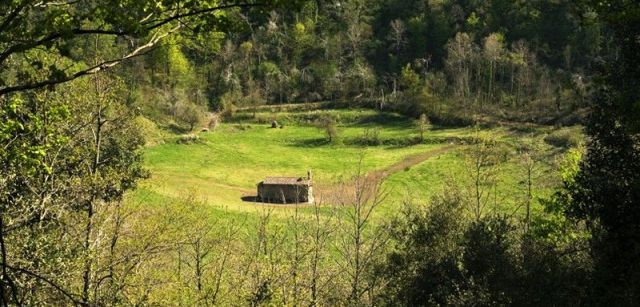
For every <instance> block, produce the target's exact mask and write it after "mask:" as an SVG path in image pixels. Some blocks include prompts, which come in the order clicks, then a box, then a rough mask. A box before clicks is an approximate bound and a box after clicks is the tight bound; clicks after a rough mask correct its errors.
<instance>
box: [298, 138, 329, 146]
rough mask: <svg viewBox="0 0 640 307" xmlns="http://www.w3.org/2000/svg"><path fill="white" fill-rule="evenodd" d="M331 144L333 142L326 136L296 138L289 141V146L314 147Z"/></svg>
mask: <svg viewBox="0 0 640 307" xmlns="http://www.w3.org/2000/svg"><path fill="white" fill-rule="evenodd" d="M329 144H331V142H329V140H327V139H326V138H316V139H304V140H296V141H293V142H291V143H289V146H293V147H307V148H312V147H320V146H325V145H329Z"/></svg>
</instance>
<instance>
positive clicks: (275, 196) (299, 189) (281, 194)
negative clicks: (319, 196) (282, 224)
mask: <svg viewBox="0 0 640 307" xmlns="http://www.w3.org/2000/svg"><path fill="white" fill-rule="evenodd" d="M258 200H259V201H261V202H265V203H279V204H296V203H312V202H313V184H312V179H311V172H308V173H307V178H304V177H267V178H265V179H264V181H262V182H260V183H258Z"/></svg>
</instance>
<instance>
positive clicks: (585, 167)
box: [570, 0, 640, 306]
mask: <svg viewBox="0 0 640 307" xmlns="http://www.w3.org/2000/svg"><path fill="white" fill-rule="evenodd" d="M586 3H587V4H588V5H587V6H586V7H587V9H588V10H595V11H596V12H597V13H598V15H599V18H600V19H601V20H602V21H603V22H604V23H605V24H606V26H607V27H608V29H609V30H610V31H611V33H612V35H613V43H614V52H613V53H612V54H610V55H608V56H607V57H606V58H605V61H606V62H605V63H606V64H605V65H604V66H603V67H602V68H601V73H600V79H599V82H598V89H597V92H596V94H595V97H594V99H593V106H592V108H593V112H592V114H591V116H590V118H589V121H588V124H587V133H588V134H589V135H590V137H591V138H590V139H591V141H590V142H589V143H588V145H587V153H586V156H585V158H584V160H583V161H582V163H581V165H580V172H579V173H578V175H577V176H576V180H575V189H574V190H573V191H572V192H571V196H572V200H573V201H572V204H571V208H570V213H571V214H572V215H573V216H574V217H577V218H580V219H584V220H586V221H587V223H588V225H589V227H590V229H591V233H592V236H593V238H592V254H593V257H594V260H595V265H596V275H595V278H594V281H595V291H594V298H595V299H596V302H597V304H603V305H604V304H614V305H621V306H622V305H625V306H632V305H638V304H640V231H639V229H640V121H639V119H640V92H638V88H639V87H640V66H639V65H638V63H640V53H639V52H638V50H640V39H638V38H639V37H640V3H639V2H637V1H629V0H609V1H586Z"/></svg>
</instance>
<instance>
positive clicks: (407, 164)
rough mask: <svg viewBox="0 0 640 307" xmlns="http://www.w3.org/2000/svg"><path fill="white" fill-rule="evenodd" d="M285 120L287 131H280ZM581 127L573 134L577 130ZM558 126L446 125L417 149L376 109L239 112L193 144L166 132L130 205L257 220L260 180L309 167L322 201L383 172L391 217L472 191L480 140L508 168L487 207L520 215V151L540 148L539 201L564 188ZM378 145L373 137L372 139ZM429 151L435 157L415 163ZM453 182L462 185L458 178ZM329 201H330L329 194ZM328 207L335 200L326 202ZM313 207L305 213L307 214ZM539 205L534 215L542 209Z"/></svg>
mask: <svg viewBox="0 0 640 307" xmlns="http://www.w3.org/2000/svg"><path fill="white" fill-rule="evenodd" d="M321 115H330V116H332V117H333V118H335V119H336V121H337V122H338V135H339V138H338V140H337V141H334V142H331V143H329V142H328V141H326V138H325V135H324V132H323V131H322V130H321V129H319V128H317V127H314V125H313V122H314V119H315V118H317V117H318V116H321ZM274 119H275V120H277V121H278V122H279V123H280V124H281V125H283V127H282V128H275V129H272V128H271V127H270V123H271V121H272V120H274ZM576 129H577V128H575V129H574V130H576ZM553 133H554V128H553V127H544V126H536V127H527V128H518V129H515V128H513V127H512V126H506V125H505V126H499V125H498V126H493V127H485V128H474V127H468V128H444V127H433V126H430V127H429V129H428V131H426V132H425V135H424V141H423V142H421V143H419V144H416V143H417V142H415V140H417V139H418V135H419V132H418V131H417V129H416V127H415V124H414V120H413V119H409V118H406V117H403V116H400V115H397V114H394V113H379V112H377V111H374V110H315V111H297V112H296V111H290V112H269V111H268V110H267V111H260V112H257V113H248V112H247V113H238V114H235V115H234V116H233V118H232V119H231V120H228V121H225V122H223V123H222V124H220V125H218V126H217V127H216V129H214V130H212V131H210V132H201V133H198V136H199V139H198V140H197V141H196V142H194V143H191V144H179V142H178V140H179V139H180V136H179V135H177V134H172V133H168V132H166V133H158V132H157V131H152V132H149V134H152V135H154V136H157V135H160V134H162V135H163V136H162V139H161V140H160V141H158V140H156V141H154V142H153V143H152V145H150V146H148V147H147V148H146V149H145V155H144V157H145V163H146V167H147V168H148V170H149V171H150V174H151V177H150V178H149V179H147V180H145V181H143V182H141V184H140V185H139V188H138V189H137V190H136V191H134V192H132V193H131V194H130V195H129V197H128V199H129V201H130V202H133V203H136V204H140V205H142V206H156V205H168V204H175V203H180V202H181V200H182V199H184V198H185V197H187V196H188V195H191V196H195V197H197V198H198V199H200V200H201V201H202V202H203V203H205V204H207V206H208V208H207V210H210V212H211V213H212V216H215V217H221V216H236V217H238V216H245V215H248V216H249V217H251V216H252V215H254V213H256V212H258V211H260V210H262V209H263V208H264V207H265V206H264V205H262V204H257V203H253V202H247V201H244V200H243V197H247V196H255V193H256V184H257V183H258V182H259V181H261V180H262V179H263V178H264V177H267V176H305V175H306V172H307V170H311V171H312V173H313V177H314V184H315V189H316V192H315V194H316V198H317V199H319V200H320V201H321V202H323V201H322V199H323V197H322V196H323V195H326V194H328V193H331V187H332V186H335V184H336V183H338V182H348V180H349V178H352V177H353V176H354V175H355V174H356V173H357V172H358V169H359V167H360V168H361V172H365V173H370V172H374V171H382V172H385V173H386V175H387V177H386V179H385V181H384V184H383V187H384V190H385V192H386V194H387V197H386V198H385V201H384V202H383V204H382V205H381V206H380V207H379V208H378V210H377V212H376V214H377V216H378V217H382V218H384V217H388V216H390V215H392V214H393V213H394V212H397V211H398V210H397V208H398V207H400V206H402V205H403V204H404V203H412V204H425V203H427V202H428V201H429V198H430V197H432V196H433V195H434V194H435V193H440V192H442V191H444V190H446V189H454V188H457V189H459V190H461V191H463V193H465V191H466V192H469V193H470V192H471V191H470V188H471V181H472V178H470V172H469V161H468V158H467V156H466V154H465V152H467V151H469V150H473V146H474V145H469V144H470V143H472V140H474V139H476V138H478V137H484V138H490V139H492V140H493V141H495V142H496V143H497V144H499V145H500V148H501V155H503V156H504V157H503V158H501V162H500V163H499V165H498V166H497V167H496V169H495V170H494V171H495V172H496V176H495V177H496V178H497V182H496V184H495V186H494V187H492V189H493V191H492V195H493V196H492V199H491V200H487V201H488V202H489V203H490V204H491V205H489V206H488V207H490V208H489V209H487V210H499V211H500V212H502V213H506V214H520V213H521V212H522V204H523V202H524V197H525V195H526V185H525V179H526V170H525V168H524V166H523V163H522V157H521V156H520V155H519V154H518V148H520V147H522V146H533V147H534V148H536V156H537V162H536V163H535V167H534V174H533V191H534V193H533V195H534V197H540V196H547V195H549V193H550V191H551V189H552V188H553V187H554V186H555V184H557V182H558V178H557V177H558V175H557V171H555V170H556V169H557V161H559V160H560V159H561V158H562V152H563V148H562V147H558V146H552V145H549V144H547V143H549V142H545V141H544V139H545V137H547V139H548V135H549V134H553ZM372 139H373V141H372ZM425 154H427V155H428V157H427V158H415V157H418V156H420V155H425ZM454 178H455V180H454ZM325 199H326V198H325ZM323 205H325V206H329V205H331V204H329V203H326V201H324V203H323ZM269 207H270V208H274V209H275V212H276V215H280V216H287V215H288V213H290V212H291V211H292V209H291V208H292V207H291V206H278V205H273V206H269ZM306 210H310V209H308V208H301V211H302V212H305V211H306ZM539 210H540V208H539V207H537V206H534V207H533V211H534V213H535V212H537V211H539Z"/></svg>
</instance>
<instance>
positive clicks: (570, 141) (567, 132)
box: [544, 128, 583, 148]
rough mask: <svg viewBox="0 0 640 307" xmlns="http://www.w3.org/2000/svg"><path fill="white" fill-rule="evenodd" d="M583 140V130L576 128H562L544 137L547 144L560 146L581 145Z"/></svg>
mask: <svg viewBox="0 0 640 307" xmlns="http://www.w3.org/2000/svg"><path fill="white" fill-rule="evenodd" d="M582 140H583V136H582V132H581V131H580V129H576V128H561V129H558V130H556V131H553V132H551V133H549V135H547V136H546V137H545V138H544V141H545V142H546V143H547V144H549V145H552V146H555V147H560V148H572V147H577V146H580V144H581V143H582Z"/></svg>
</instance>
